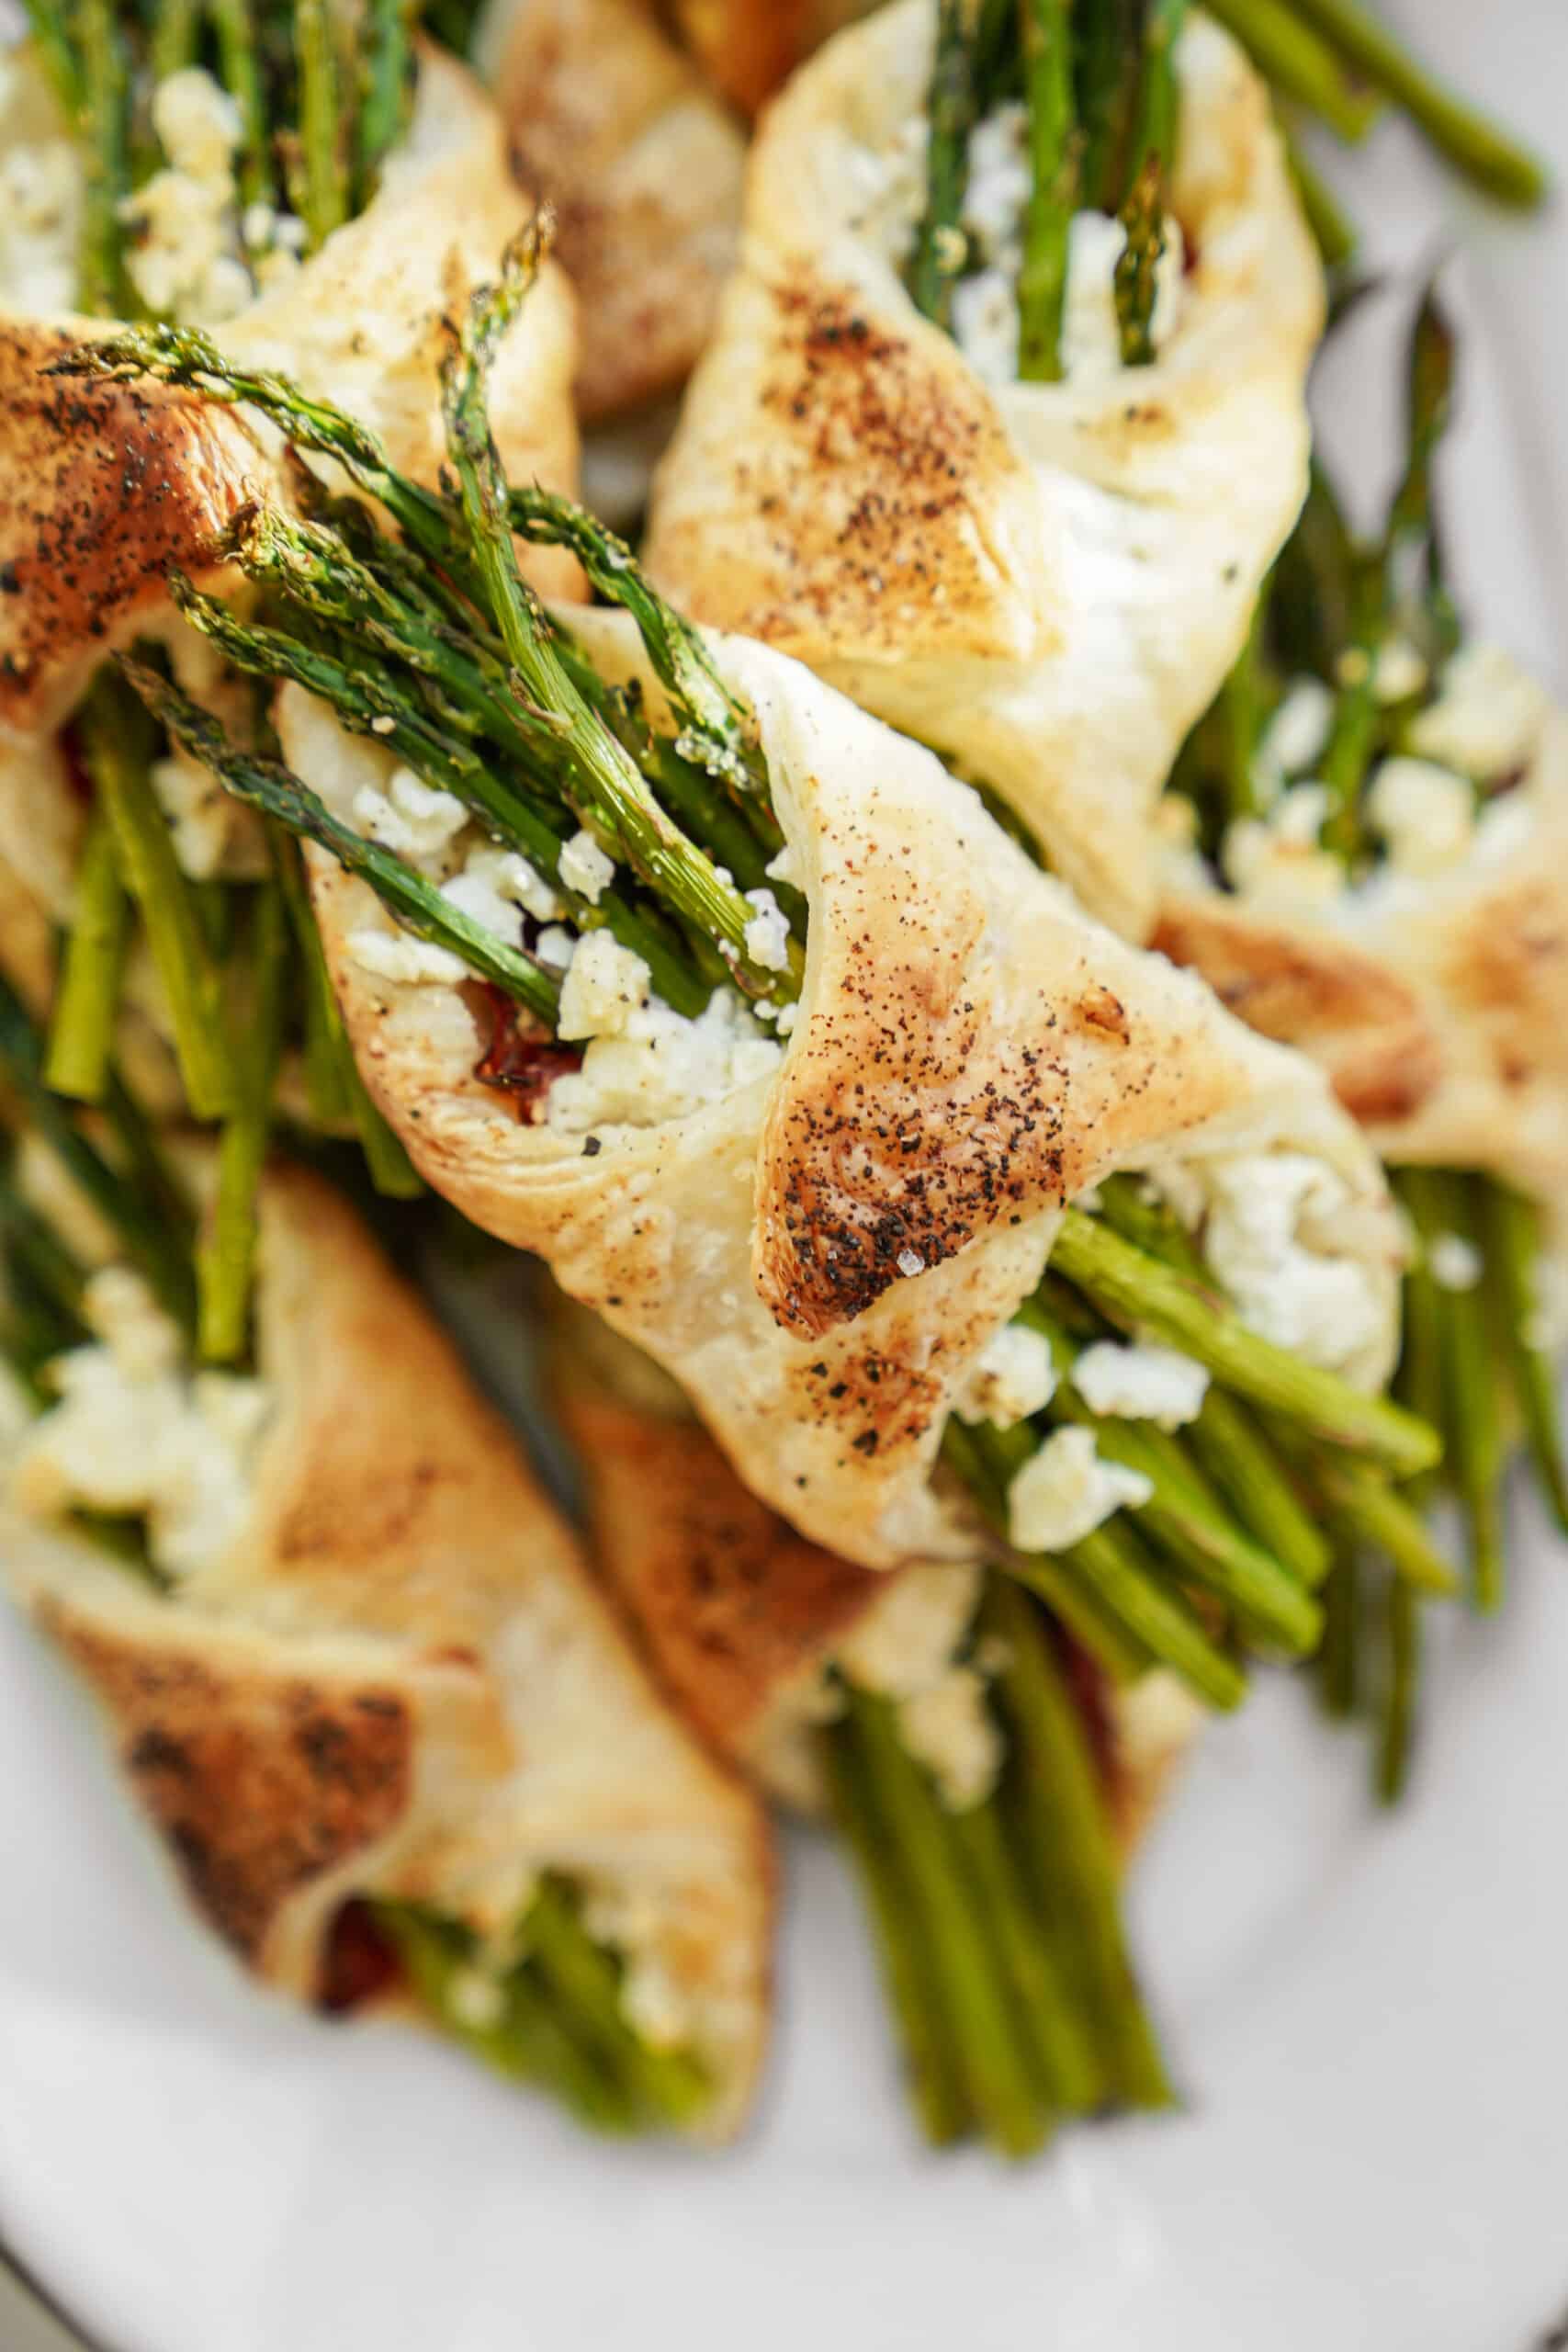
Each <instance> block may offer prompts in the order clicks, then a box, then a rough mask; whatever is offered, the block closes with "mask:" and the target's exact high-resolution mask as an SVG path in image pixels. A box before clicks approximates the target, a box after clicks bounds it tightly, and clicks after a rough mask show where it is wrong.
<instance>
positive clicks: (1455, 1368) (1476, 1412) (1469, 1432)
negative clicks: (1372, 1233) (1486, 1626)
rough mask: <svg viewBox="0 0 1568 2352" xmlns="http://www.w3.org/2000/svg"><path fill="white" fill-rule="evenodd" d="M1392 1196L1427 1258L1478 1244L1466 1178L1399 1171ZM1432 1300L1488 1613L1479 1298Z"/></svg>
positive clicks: (1494, 1434)
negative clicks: (1435, 1249)
mask: <svg viewBox="0 0 1568 2352" xmlns="http://www.w3.org/2000/svg"><path fill="white" fill-rule="evenodd" d="M1399 1191H1400V1193H1401V1196H1402V1198H1403V1199H1404V1204H1405V1206H1406V1208H1408V1209H1409V1211H1410V1213H1411V1215H1412V1216H1413V1217H1414V1218H1415V1220H1416V1227H1417V1229H1418V1231H1419V1232H1420V1235H1421V1238H1422V1241H1423V1243H1424V1244H1425V1246H1426V1247H1427V1251H1428V1253H1429V1252H1430V1250H1431V1246H1432V1244H1433V1243H1434V1242H1436V1241H1438V1239H1439V1238H1442V1237H1443V1236H1445V1235H1449V1234H1452V1235H1455V1236H1457V1237H1458V1238H1460V1239H1461V1240H1464V1241H1468V1242H1470V1243H1471V1245H1472V1247H1479V1246H1481V1244H1482V1240H1483V1237H1482V1236H1481V1234H1480V1232H1479V1230H1478V1228H1477V1225H1476V1220H1475V1215H1474V1201H1473V1194H1472V1187H1471V1185H1470V1183H1469V1182H1468V1180H1467V1179H1466V1178H1464V1177H1462V1176H1456V1175H1452V1174H1450V1173H1449V1172H1448V1171H1446V1170H1438V1169H1433V1168H1406V1169H1404V1170H1401V1171H1400V1176H1399ZM1435 1298H1436V1305H1437V1317H1438V1357H1439V1361H1440V1362H1441V1364H1442V1371H1443V1406H1444V1419H1445V1425H1446V1436H1447V1453H1446V1457H1445V1458H1446V1461H1447V1464H1448V1468H1449V1472H1450V1476H1451V1478H1452V1480H1453V1483H1454V1487H1455V1488H1456V1491H1457V1493H1458V1496H1459V1500H1460V1504H1461V1509H1462V1510H1463V1512H1464V1517H1465V1525H1466V1531H1467V1533H1468V1536H1469V1541H1470V1557H1471V1574H1472V1589H1473V1593H1474V1599H1475V1604H1476V1606H1477V1608H1478V1609H1482V1610H1487V1611H1490V1610H1494V1609H1496V1608H1497V1607H1498V1606H1499V1605H1500V1603H1501V1600H1502V1598H1503V1577H1504V1552H1503V1531H1502V1499H1501V1492H1500V1488H1501V1481H1502V1471H1503V1430H1502V1419H1501V1416H1500V1414H1499V1412H1498V1408H1497V1391H1496V1383H1495V1377H1494V1368H1493V1360H1492V1343H1491V1334H1490V1332H1489V1330H1488V1329H1487V1316H1486V1299H1485V1294H1484V1291H1483V1288H1482V1285H1481V1284H1480V1283H1475V1284H1474V1285H1473V1286H1472V1288H1471V1289H1469V1290H1443V1289H1440V1288H1439V1289H1438V1290H1437V1291H1436V1293H1435Z"/></svg>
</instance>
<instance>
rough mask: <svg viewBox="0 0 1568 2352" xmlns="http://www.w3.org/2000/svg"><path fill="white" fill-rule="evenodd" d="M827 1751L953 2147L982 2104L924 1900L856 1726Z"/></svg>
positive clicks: (842, 1822) (933, 2120) (838, 1732)
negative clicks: (970, 2077)
mask: <svg viewBox="0 0 1568 2352" xmlns="http://www.w3.org/2000/svg"><path fill="white" fill-rule="evenodd" d="M820 1753H821V1757H822V1762H823V1769H824V1770H825V1772H826V1774H827V1778H828V1785H829V1792H830V1793H831V1797H832V1803H833V1817H834V1819H835V1821H836V1822H837V1824H838V1826H839V1829H840V1834H841V1835H842V1836H843V1838H845V1840H846V1842H847V1843H848V1845H849V1848H850V1850H851V1853H852V1856H853V1858H854V1860H855V1863H856V1865H857V1867H858V1870H859V1873H860V1882H861V1885H862V1887H863V1891H864V1894H865V1897H866V1901H867V1903H868V1905H869V1907H870V1910H871V1915H872V1919H873V1923H874V1927H875V1929H876V1941H877V1951H878V1952H879V1954H880V1957H881V1962H882V1975H883V1982H884V1984H885V1985H886V1988H887V1996H888V1999H889V2001H890V2002H891V2003H892V2006H893V2013H894V2016H895V2017H896V2018H897V2022H898V2031H899V2036H900V2039H901V2041H902V2042H903V2046H904V2059H905V2064H906V2065H907V2067H908V2075H909V2086H910V2090H911V2092H912V2093H913V2096H914V2101H915V2107H916V2109H917V2112H918V2113H919V2119H920V2125H921V2129H922V2130H923V2131H924V2132H925V2136H926V2138H927V2139H928V2140H929V2141H930V2143H931V2145H932V2147H934V2148H945V2147H950V2146H951V2145H952V2143H953V2141H955V2140H961V2139H962V2138H963V2137H964V2133H965V2131H968V2130H969V2129H970V2127H971V2126H972V2124H973V2122H974V2120H975V2111H974V2109H973V2107H972V2106H971V2105H970V2101H969V2095H968V2092H967V2090H966V2089H965V2087H964V2080H963V2075H962V2071H961V2068H960V2065H959V2059H958V2051H957V2047H956V2044H955V2042H954V2039H953V2030H952V2026H951V2024H950V2022H949V2019H948V2017H947V2013H946V2010H945V2008H944V2007H943V2002H942V1978H941V1973H940V1972H939V1970H938V1969H937V1967H936V1965H935V1959H934V1955H933V1953H932V1951H931V1945H930V1943H929V1942H928V1940H927V1939H926V1935H925V1931H924V1926H923V1923H922V1921H921V1918H920V1916H919V1903H918V1900H917V1899H916V1897H915V1896H914V1894H912V1892H911V1890H910V1888H909V1887H908V1883H906V1874H905V1871H904V1870H903V1867H902V1862H901V1857H900V1855H899V1851H898V1848H897V1842H896V1840H895V1838H893V1836H892V1833H891V1831H890V1830H889V1828H888V1826H887V1824H886V1821H885V1820H884V1818H883V1816H882V1815H881V1813H880V1812H879V1810H878V1808H877V1804H876V1793H875V1790H874V1787H873V1785H872V1781H871V1775H870V1773H869V1772H868V1771H867V1770H866V1766H865V1761H864V1758H863V1756H862V1754H861V1752H860V1742H859V1740H858V1738H857V1736H856V1734H855V1729H854V1726H853V1725H852V1724H830V1725H829V1726H828V1728H827V1729H826V1730H825V1731H824V1732H823V1734H822V1737H821V1745H820Z"/></svg>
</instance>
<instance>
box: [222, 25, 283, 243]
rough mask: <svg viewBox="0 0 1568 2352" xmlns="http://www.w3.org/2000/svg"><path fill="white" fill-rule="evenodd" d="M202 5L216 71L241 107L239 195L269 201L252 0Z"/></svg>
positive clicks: (267, 139)
mask: <svg viewBox="0 0 1568 2352" xmlns="http://www.w3.org/2000/svg"><path fill="white" fill-rule="evenodd" d="M206 6H207V13H208V16H209V18H210V19H211V23H212V28H213V31H214V33H215V35H216V37H217V41H218V67H219V76H220V80H221V82H222V84H223V87H224V88H225V89H226V90H227V91H228V93H229V96H231V98H232V99H233V101H234V103H235V105H236V106H237V107H239V109H240V124H241V131H240V151H239V154H238V156H237V157H236V159H235V167H234V171H235V180H236V183H237V186H238V187H239V192H240V200H241V202H242V204H245V205H251V204H270V203H272V201H273V200H274V198H275V197H276V193H277V184H276V177H275V175H274V172H273V163H272V134H271V130H270V129H269V126H268V121H267V101H266V92H265V87H264V86H263V81H262V71H261V60H260V57H259V56H258V54H257V47H256V34H257V26H256V21H255V17H254V11H253V8H252V6H251V0H206Z"/></svg>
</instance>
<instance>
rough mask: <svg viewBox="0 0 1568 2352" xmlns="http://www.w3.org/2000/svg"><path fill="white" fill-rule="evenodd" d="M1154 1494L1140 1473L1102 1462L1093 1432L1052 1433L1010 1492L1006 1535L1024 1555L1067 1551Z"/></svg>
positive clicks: (1067, 1431) (1113, 1463)
mask: <svg viewBox="0 0 1568 2352" xmlns="http://www.w3.org/2000/svg"><path fill="white" fill-rule="evenodd" d="M1153 1493H1154V1487H1153V1486H1152V1484H1151V1483H1150V1481H1149V1480H1148V1479H1147V1478H1145V1476H1144V1475H1143V1473H1142V1472H1141V1471H1139V1470H1129V1469H1128V1468H1127V1467H1126V1466H1125V1464H1122V1463H1120V1462H1107V1461H1105V1460H1103V1459H1102V1457H1101V1456H1100V1454H1099V1453H1097V1452H1096V1451H1095V1443H1094V1431H1093V1430H1086V1429H1081V1428H1078V1427H1077V1426H1076V1425H1075V1426H1072V1427H1069V1428H1066V1429H1059V1430H1052V1432H1051V1434H1050V1436H1049V1437H1048V1438H1047V1439H1046V1440H1045V1442H1044V1443H1043V1445H1042V1447H1041V1448H1040V1451H1039V1452H1038V1453H1036V1454H1034V1455H1033V1456H1032V1458H1031V1459H1030V1460H1029V1461H1028V1462H1026V1463H1025V1464H1024V1465H1023V1467H1022V1469H1021V1471H1020V1472H1019V1473H1018V1475H1017V1476H1016V1477H1015V1478H1014V1479H1013V1482H1012V1484H1011V1486H1010V1487H1009V1488H1008V1532H1009V1535H1010V1539H1011V1541H1012V1543H1013V1544H1015V1545H1016V1546H1017V1548H1018V1549H1019V1551H1021V1552H1061V1551H1065V1550H1066V1548H1067V1547H1068V1545H1070V1544H1079V1543H1081V1542H1082V1541H1083V1538H1084V1537H1085V1536H1086V1535H1092V1534H1093V1532H1094V1531H1095V1529H1096V1528H1097V1527H1102V1526H1103V1525H1104V1523H1105V1521H1107V1520H1108V1519H1110V1518H1111V1517H1112V1516H1113V1515H1114V1514H1115V1513H1116V1512H1117V1511H1119V1510H1122V1509H1127V1510H1137V1509H1138V1508H1139V1506H1140V1505H1142V1504H1144V1503H1146V1502H1147V1501H1148V1499H1149V1498H1150V1496H1151V1495H1152V1494H1153Z"/></svg>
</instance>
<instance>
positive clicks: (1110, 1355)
mask: <svg viewBox="0 0 1568 2352" xmlns="http://www.w3.org/2000/svg"><path fill="white" fill-rule="evenodd" d="M1073 1386H1074V1387H1075V1388H1076V1389H1077V1392H1078V1395H1079V1396H1080V1397H1082V1398H1083V1400H1084V1403H1085V1404H1086V1405H1087V1406H1088V1407H1089V1411H1090V1412H1091V1413H1114V1414H1119V1415H1120V1416H1121V1417H1122V1419H1124V1420H1129V1421H1157V1422H1158V1424H1159V1426H1160V1428H1161V1429H1162V1430H1178V1429H1180V1428H1181V1427H1182V1426H1183V1425H1184V1423H1186V1422H1188V1421H1195V1420H1196V1419H1197V1418H1198V1416H1199V1414H1200V1412H1201V1410H1202V1408H1203V1399H1204V1397H1205V1396H1206V1395H1207V1394H1208V1388H1209V1375H1208V1373H1207V1372H1206V1371H1205V1370H1204V1368H1203V1366H1202V1365H1201V1363H1194V1362H1193V1361H1192V1358H1191V1357H1190V1356H1184V1355H1181V1354H1179V1352H1178V1351H1177V1350H1176V1349H1175V1348H1158V1347H1153V1346H1144V1345H1142V1344H1139V1345H1137V1346H1122V1345H1121V1344H1120V1343H1119V1342H1118V1341H1116V1340H1096V1341H1095V1342H1094V1345H1093V1346H1092V1347H1089V1348H1085V1350H1084V1351H1083V1353H1082V1354H1081V1355H1080V1356H1079V1358H1078V1360H1077V1363H1075V1364H1074V1366H1073Z"/></svg>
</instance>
